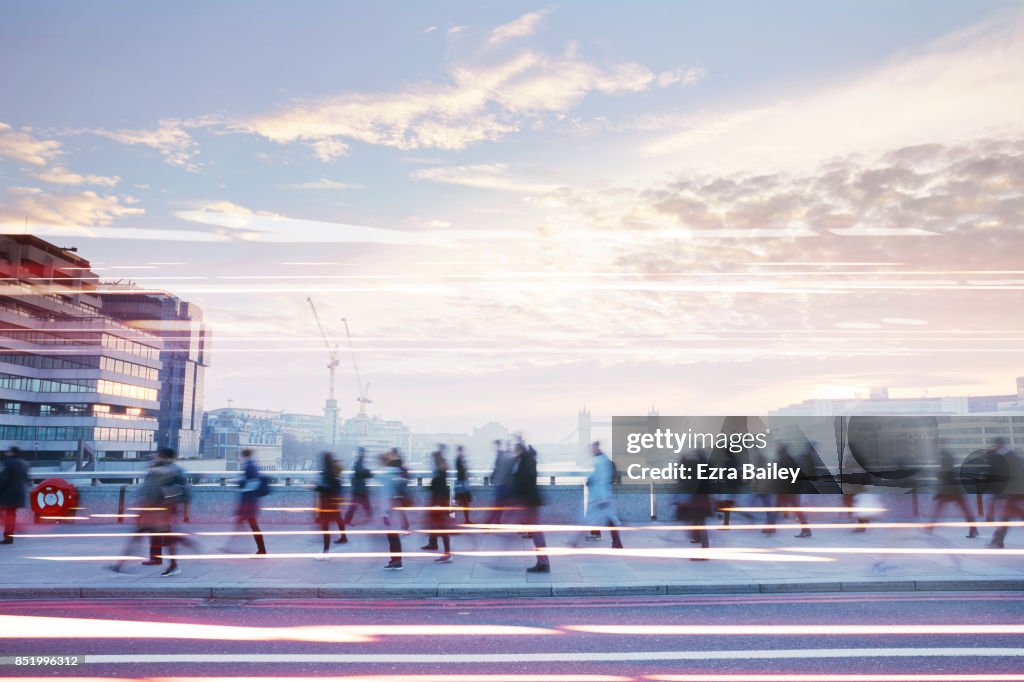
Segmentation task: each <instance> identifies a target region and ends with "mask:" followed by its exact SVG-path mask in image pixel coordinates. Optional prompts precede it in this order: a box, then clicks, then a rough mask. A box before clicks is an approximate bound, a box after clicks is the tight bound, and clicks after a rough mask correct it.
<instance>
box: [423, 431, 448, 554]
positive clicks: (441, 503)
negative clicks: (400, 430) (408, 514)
mask: <svg viewBox="0 0 1024 682" xmlns="http://www.w3.org/2000/svg"><path fill="white" fill-rule="evenodd" d="M432 457H433V459H434V474H433V476H432V477H431V479H430V506H431V507H434V509H431V510H430V513H429V514H428V515H427V523H429V524H430V529H431V530H435V531H439V532H436V533H431V534H430V536H429V539H428V540H427V544H425V545H423V547H421V548H420V549H426V550H436V549H437V538H438V536H440V538H441V542H442V543H443V544H444V554H442V555H441V556H440V557H438V558H437V559H435V561H436V562H437V563H439V564H450V563H451V562H452V540H451V533H446V532H445V531H447V530H448V529H449V524H448V505H449V496H450V495H451V489H450V488H449V487H448V460H446V459H445V457H444V446H443V445H440V446H438V449H437V450H435V451H434V454H433V455H432Z"/></svg>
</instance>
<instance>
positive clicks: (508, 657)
mask: <svg viewBox="0 0 1024 682" xmlns="http://www.w3.org/2000/svg"><path fill="white" fill-rule="evenodd" d="M969 656H984V657H1000V656H1004V657H1012V658H1020V657H1024V648H1009V647H985V648H982V647H978V648H975V647H961V648H951V647H935V648H926V647H914V648H908V647H893V648H858V649H755V650H725V651H614V652H610V651H605V652H589V653H580V652H553V653H520V652H515V653H512V652H506V653H500V654H458V653H446V654H254V653H244V652H243V653H238V654H124V655H120V654H97V655H86V656H85V657H84V658H85V662H86V663H108V664H110V663H362V664H372V663H407V664H423V663H443V664H451V663H506V664H507V663H512V662H515V663H561V662H598V661H602V662H605V661H612V662H618V663H628V662H631V661H704V660H709V661H710V660H715V661H721V660H752V659H805V658H887V657H888V658H896V657H899V658H914V657H918V658H919V657H942V658H959V657H969ZM943 679H951V678H943Z"/></svg>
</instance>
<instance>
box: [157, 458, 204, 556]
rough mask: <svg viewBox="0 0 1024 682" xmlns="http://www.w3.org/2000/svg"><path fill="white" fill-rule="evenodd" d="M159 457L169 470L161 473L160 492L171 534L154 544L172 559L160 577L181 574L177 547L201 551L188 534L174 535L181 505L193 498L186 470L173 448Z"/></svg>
mask: <svg viewBox="0 0 1024 682" xmlns="http://www.w3.org/2000/svg"><path fill="white" fill-rule="evenodd" d="M157 457H158V458H159V460H160V466H162V467H166V469H167V471H166V473H164V472H163V471H161V472H160V473H161V475H162V476H163V480H162V481H161V484H160V491H161V493H162V494H163V504H164V506H165V507H166V509H167V523H166V527H167V533H169V534H168V535H166V536H163V537H160V536H155V537H154V539H155V540H156V542H155V543H154V544H155V545H156V546H158V547H161V548H162V549H163V553H166V554H167V556H168V558H170V564H169V565H168V566H167V569H166V570H165V571H164V572H163V573H161V574H160V575H162V576H172V575H177V574H179V573H181V569H179V568H178V561H177V560H176V559H175V558H174V557H175V554H176V553H177V552H176V550H177V547H178V546H179V545H185V546H186V547H189V548H190V549H191V550H192V551H193V552H195V551H198V549H199V545H198V544H197V543H196V542H195V541H194V540H192V538H190V537H189V536H188V535H187V534H186V533H180V534H175V533H174V524H175V522H176V521H177V518H178V509H179V505H180V506H181V507H184V506H187V505H188V504H189V501H190V500H191V498H192V488H191V486H189V483H188V476H187V475H186V474H185V470H184V469H182V468H181V465H179V464H178V462H177V459H178V453H177V452H175V451H174V449H173V448H160V450H159V451H158V452H157ZM151 554H156V558H159V553H154V552H151Z"/></svg>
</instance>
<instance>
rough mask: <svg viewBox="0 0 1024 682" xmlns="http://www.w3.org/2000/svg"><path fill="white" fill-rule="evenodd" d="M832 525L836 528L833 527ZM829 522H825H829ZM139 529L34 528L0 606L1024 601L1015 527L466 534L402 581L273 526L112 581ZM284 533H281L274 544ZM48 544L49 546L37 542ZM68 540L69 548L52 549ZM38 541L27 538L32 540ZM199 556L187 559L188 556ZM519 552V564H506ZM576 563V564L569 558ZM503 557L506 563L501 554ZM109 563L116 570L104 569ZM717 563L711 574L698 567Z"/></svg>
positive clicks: (349, 550)
mask: <svg viewBox="0 0 1024 682" xmlns="http://www.w3.org/2000/svg"><path fill="white" fill-rule="evenodd" d="M830 520H831V519H830ZM822 521H825V520H824V519H822ZM132 530H134V528H133V527H132V526H131V525H127V524H126V525H115V524H110V525H88V526H79V527H77V528H76V527H68V526H64V525H62V526H59V527H54V526H34V527H26V528H23V529H21V530H20V531H19V533H20V536H19V537H18V538H17V539H16V541H15V543H14V544H13V545H8V546H0V599H4V598H75V597H92V598H101V597H148V598H159V597H182V598H186V597H187V598H224V599H257V598H353V599H363V598H430V597H441V598H473V597H477V598H487V597H494V598H501V597H517V596H520V597H544V596H555V597H568V596H597V595H659V594H661V595H664V594H669V595H672V594H716V593H719V594H727V593H758V592H764V593H769V592H840V591H842V592H854V591H904V590H1024V549H1022V547H1024V528H1013V529H1011V532H1010V535H1009V544H1008V545H1007V549H1005V550H987V549H986V548H985V544H986V542H987V541H988V538H989V537H991V529H990V528H982V537H980V538H976V539H973V540H969V539H967V538H965V537H964V536H965V535H966V532H965V529H964V528H957V527H949V528H938V529H936V531H935V534H934V535H931V536H929V535H926V534H925V533H924V532H922V531H921V530H920V529H918V528H872V529H870V530H868V532H866V533H853V532H851V531H850V530H848V529H845V528H835V529H819V530H815V531H814V537H812V538H806V539H805V538H800V539H798V538H795V537H794V535H795V533H796V530H797V528H796V526H793V527H792V528H790V527H785V528H782V529H780V530H779V532H778V533H777V534H775V535H774V536H765V535H763V534H761V533H760V532H758V531H756V530H742V529H730V530H727V531H722V530H715V531H712V532H711V544H712V549H711V550H710V552H708V553H704V552H703V551H702V550H700V549H699V548H696V546H695V545H692V544H690V543H689V541H688V538H687V537H686V536H685V534H684V533H683V532H681V531H672V533H671V535H670V534H669V533H668V532H667V531H665V530H664V529H661V528H658V527H657V526H656V525H652V526H646V527H644V528H642V529H639V528H634V529H627V530H625V531H624V532H623V542H624V544H625V545H626V549H625V550H623V551H619V550H612V549H610V539H609V538H608V535H607V534H605V537H604V538H603V539H602V541H601V542H587V541H584V542H581V543H580V546H579V548H578V549H572V548H570V547H567V544H568V542H569V540H570V539H572V538H573V535H574V534H573V533H570V532H565V531H561V532H549V533H548V534H547V540H548V544H549V545H550V550H551V554H552V556H551V565H552V568H551V573H549V574H527V573H526V571H525V569H526V567H527V566H529V565H532V563H533V561H534V557H533V545H532V543H531V541H530V540H525V539H522V538H520V537H519V536H518V535H517V534H514V533H505V534H503V535H501V536H495V535H492V534H486V535H483V534H477V535H454V536H453V538H452V550H453V554H454V562H453V563H451V564H435V563H434V562H433V559H434V558H436V556H437V554H436V553H433V552H426V551H422V550H420V549H419V548H420V546H421V545H423V544H425V542H426V538H425V536H424V535H422V534H420V533H417V532H415V531H414V532H413V533H412V534H411V535H406V536H404V537H403V550H404V551H405V552H406V556H405V558H404V570H402V571H399V572H394V571H385V570H383V566H384V564H385V563H386V562H387V556H388V555H387V552H386V549H387V543H386V541H385V538H384V537H383V536H382V535H377V534H358V531H364V533H366V532H367V530H364V529H363V528H361V527H357V528H355V529H353V530H354V531H357V532H354V533H352V534H350V535H349V538H350V541H349V543H348V544H345V545H335V544H332V545H331V555H330V560H328V561H314V560H313V557H314V556H316V555H317V554H319V551H320V536H319V535H312V534H304V535H297V534H295V533H309V532H312V531H314V529H312V528H308V527H295V526H292V527H281V526H276V527H267V528H264V530H265V531H267V533H268V534H267V536H266V541H267V545H268V548H269V551H270V552H271V554H270V555H269V556H267V557H253V556H251V555H248V554H246V553H247V552H251V551H253V550H254V545H253V542H252V538H251V537H248V536H242V537H237V538H234V539H233V540H232V542H233V543H234V551H235V552H238V554H231V555H223V554H222V553H221V551H220V547H221V545H222V544H223V543H224V540H225V538H224V537H223V536H220V537H218V536H212V535H204V533H210V532H217V531H224V530H230V528H229V527H228V526H227V525H218V526H210V525H202V526H197V525H192V524H190V525H187V526H182V527H181V528H180V529H179V530H183V531H186V532H188V533H191V534H193V536H194V539H195V540H197V541H198V542H199V543H200V545H201V549H200V551H201V552H202V553H201V554H200V555H199V556H198V557H194V558H191V559H190V558H189V557H188V555H187V554H183V555H182V556H181V557H180V559H181V561H180V564H181V568H182V572H181V574H180V575H176V576H170V577H161V576H160V570H161V568H160V567H150V566H141V565H139V561H141V560H142V559H143V558H144V557H143V556H142V555H143V554H145V552H146V549H145V547H144V545H143V544H140V545H139V546H138V547H137V548H136V551H137V554H136V555H135V556H137V557H138V560H136V561H131V562H129V563H128V564H126V566H125V571H124V573H122V574H114V573H112V572H110V571H109V570H106V568H105V567H106V566H107V565H109V564H110V562H111V560H110V559H109V557H112V556H118V555H120V554H121V552H122V551H123V548H124V538H122V537H89V534H96V533H105V534H109V533H126V532H131V531H132ZM272 533H283V534H282V535H275V534H272ZM34 535H42V536H44V537H31V536H34ZM56 535H61V536H64V537H62V538H58V537H54V536H56ZM24 536H28V537H24ZM187 551H189V550H186V552H187ZM504 552H510V553H511V554H501V553H504ZM570 552H571V553H570ZM496 553H497V555H495V554H496ZM104 557H107V558H104ZM691 557H706V558H709V559H710V560H708V561H689V560H688V559H689V558H691Z"/></svg>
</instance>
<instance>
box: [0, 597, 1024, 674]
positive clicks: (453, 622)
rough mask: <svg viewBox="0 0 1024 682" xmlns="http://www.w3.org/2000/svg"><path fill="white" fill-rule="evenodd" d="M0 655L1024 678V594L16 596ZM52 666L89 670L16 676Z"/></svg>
mask: <svg viewBox="0 0 1024 682" xmlns="http://www.w3.org/2000/svg"><path fill="white" fill-rule="evenodd" d="M0 654H2V656H3V657H4V658H3V662H4V663H3V665H2V666H0V677H6V678H14V679H17V678H43V677H50V678H52V677H53V676H68V677H76V678H104V677H106V678H146V677H162V678H167V677H170V678H182V679H201V678H225V677H228V678H236V679H254V678H274V679H276V680H281V679H286V678H303V677H318V676H331V677H334V678H342V679H347V680H353V679H372V680H375V681H376V680H409V681H411V682H416V681H417V680H419V681H421V682H426V681H430V682H433V681H435V680H436V681H437V682H441V681H445V682H466V681H468V680H487V681H491V682H497V681H507V682H532V681H537V682H541V681H545V680H551V681H554V680H566V681H574V682H589V681H592V682H597V681H599V680H608V681H609V682H610V681H613V680H616V681H626V680H665V681H667V680H762V679H763V680H776V679H778V680H782V679H787V680H882V679H884V680H901V679H905V680H967V679H971V680H996V679H1000V680H1002V679H1021V680H1024V594H1017V593H942V594H939V593H933V594H915V593H877V594H867V593H866V594H819V595H814V594H806V595H800V594H795V595H736V596H700V597H697V596H695V597H685V598H659V597H650V598H634V599H622V598H588V599H554V598H547V599H536V600H529V599H516V600H486V601H485V600H464V601H437V600H430V601H407V600H403V601H381V600H375V601H340V600H339V601H330V600H323V599H319V600H310V601H294V600H292V601H286V600H280V601H271V600H266V601H259V600H256V601H248V602H243V601H230V600H146V601H143V600H81V599H77V600H69V601H20V602H19V601H8V602H0ZM39 656H66V657H77V659H78V660H77V663H78V665H77V666H55V665H52V664H53V663H54V661H53V660H49V661H46V660H44V661H43V663H44V665H36V666H29V665H20V666H19V665H13V660H14V659H13V658H12V657H39ZM22 662H25V661H24V660H22ZM37 662H38V661H37Z"/></svg>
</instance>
